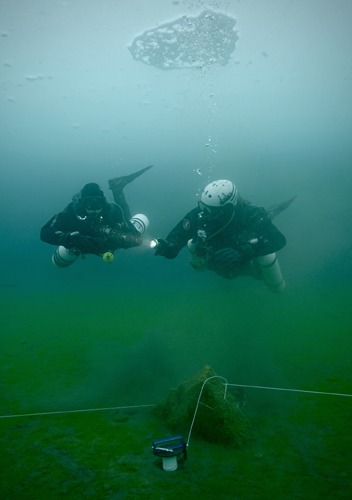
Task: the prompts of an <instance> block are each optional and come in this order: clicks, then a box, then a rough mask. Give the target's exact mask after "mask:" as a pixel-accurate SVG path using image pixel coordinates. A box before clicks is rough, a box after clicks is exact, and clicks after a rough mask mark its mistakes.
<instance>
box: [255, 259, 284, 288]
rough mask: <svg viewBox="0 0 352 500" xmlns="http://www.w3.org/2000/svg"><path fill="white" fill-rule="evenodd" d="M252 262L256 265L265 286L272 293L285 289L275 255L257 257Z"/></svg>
mask: <svg viewBox="0 0 352 500" xmlns="http://www.w3.org/2000/svg"><path fill="white" fill-rule="evenodd" d="M254 261H255V262H256V263H257V264H258V267H259V269H260V271H261V275H262V277H263V280H264V282H265V284H266V285H267V286H268V287H269V288H270V290H271V291H273V292H282V291H283V290H284V289H285V280H284V278H283V277H282V273H281V269H280V264H279V261H278V260H277V256H276V253H269V254H268V255H263V256H262V257H257V258H256V259H254Z"/></svg>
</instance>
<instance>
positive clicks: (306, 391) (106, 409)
mask: <svg viewBox="0 0 352 500" xmlns="http://www.w3.org/2000/svg"><path fill="white" fill-rule="evenodd" d="M213 378H221V379H223V380H225V383H224V386H225V392H224V399H226V393H227V388H228V387H246V388H248V389H264V390H269V391H285V392H300V393H306V394H319V395H322V396H340V397H346V398H352V394H347V393H341V392H324V391H310V390H303V389H288V388H285V387H267V386H263V385H246V384H229V383H228V382H227V380H226V379H225V378H224V377H221V376H220V375H213V376H212V377H209V378H207V379H206V380H205V381H204V382H203V385H202V388H201V390H200V393H199V397H198V400H197V405H196V409H195V412H194V416H193V420H192V424H191V428H190V431H189V434H188V440H187V446H188V443H189V439H190V435H191V432H192V428H193V424H194V421H195V418H196V414H197V411H198V406H199V404H200V403H201V401H200V398H201V396H202V392H203V389H204V386H205V384H206V383H207V382H208V380H210V379H213ZM202 404H203V405H204V403H202ZM152 406H156V405H155V404H150V405H134V406H112V407H106V408H84V409H81V410H61V411H45V412H37V413H18V414H13V415H0V419H5V418H21V417H41V416H45V415H64V414H68V413H89V412H96V411H112V410H127V409H131V408H150V407H152ZM204 406H206V405H204Z"/></svg>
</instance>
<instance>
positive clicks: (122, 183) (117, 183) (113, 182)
mask: <svg viewBox="0 0 352 500" xmlns="http://www.w3.org/2000/svg"><path fill="white" fill-rule="evenodd" d="M152 166H153V165H149V166H148V167H145V168H142V169H141V170H138V171H137V172H134V173H133V174H130V175H124V176H122V177H114V178H113V179H110V180H109V181H108V182H109V188H110V189H116V188H117V189H123V188H124V187H126V186H127V184H129V183H130V182H132V181H134V180H135V179H137V177H139V176H140V175H142V174H143V173H144V172H146V171H147V170H149V169H150V168H152Z"/></svg>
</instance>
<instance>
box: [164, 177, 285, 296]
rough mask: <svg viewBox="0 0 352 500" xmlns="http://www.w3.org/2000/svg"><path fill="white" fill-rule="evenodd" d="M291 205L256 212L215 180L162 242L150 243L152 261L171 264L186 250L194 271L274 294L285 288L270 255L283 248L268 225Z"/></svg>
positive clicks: (231, 185)
mask: <svg viewBox="0 0 352 500" xmlns="http://www.w3.org/2000/svg"><path fill="white" fill-rule="evenodd" d="M293 200H294V198H291V199H290V200H288V201H287V202H284V203H281V204H279V205H277V206H274V207H272V208H269V209H265V208H262V207H256V206H254V205H252V203H250V202H248V201H246V200H244V199H243V198H242V197H241V196H240V195H239V193H238V190H237V188H236V186H235V184H234V183H233V182H231V181H229V180H224V179H221V180H216V181H214V182H211V183H210V184H208V185H207V186H206V187H205V188H204V190H203V192H202V194H201V197H200V200H199V202H198V206H197V207H196V208H194V209H193V210H191V211H190V212H188V213H187V215H186V216H185V217H184V218H183V219H182V220H181V221H180V222H179V223H178V224H177V225H176V226H175V227H174V228H173V229H172V230H171V231H170V233H169V234H168V236H167V237H166V239H165V240H164V239H157V240H155V247H156V250H155V255H161V256H163V257H166V258H167V259H173V258H175V257H176V256H177V255H178V254H179V252H180V251H181V249H182V248H184V247H185V246H186V245H187V246H188V249H189V251H190V254H191V265H192V266H193V268H195V269H197V270H205V269H208V270H211V271H214V272H215V273H217V274H219V275H221V276H223V277H224V278H228V279H233V278H236V277H238V276H252V277H254V278H257V279H263V280H264V281H265V282H266V283H267V284H268V286H269V287H270V288H271V289H273V290H275V291H280V290H282V289H283V288H284V286H285V283H284V280H283V278H282V275H281V271H280V268H279V265H278V262H277V259H276V252H277V251H278V250H280V249H282V248H283V247H284V246H285V245H286V238H285V236H284V235H283V234H282V233H281V232H280V231H279V230H278V229H277V228H276V226H274V224H273V223H272V219H273V218H274V217H275V216H276V215H278V214H279V213H280V212H281V211H282V210H284V209H285V208H287V207H288V206H289V205H290V204H291V203H292V201H293Z"/></svg>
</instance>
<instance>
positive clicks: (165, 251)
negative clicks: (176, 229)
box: [154, 239, 180, 259]
mask: <svg viewBox="0 0 352 500" xmlns="http://www.w3.org/2000/svg"><path fill="white" fill-rule="evenodd" d="M156 243H157V244H156V247H155V254H154V255H162V256H163V257H166V258H167V259H174V258H175V257H176V256H177V254H178V252H179V251H180V249H179V248H178V247H177V246H176V245H174V244H173V243H170V242H169V241H166V240H162V239H157V240H156Z"/></svg>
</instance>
